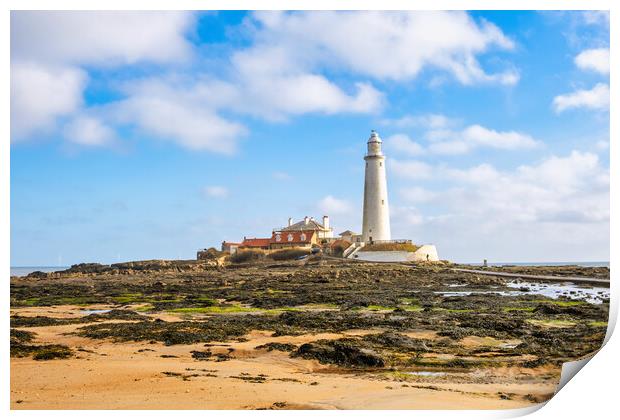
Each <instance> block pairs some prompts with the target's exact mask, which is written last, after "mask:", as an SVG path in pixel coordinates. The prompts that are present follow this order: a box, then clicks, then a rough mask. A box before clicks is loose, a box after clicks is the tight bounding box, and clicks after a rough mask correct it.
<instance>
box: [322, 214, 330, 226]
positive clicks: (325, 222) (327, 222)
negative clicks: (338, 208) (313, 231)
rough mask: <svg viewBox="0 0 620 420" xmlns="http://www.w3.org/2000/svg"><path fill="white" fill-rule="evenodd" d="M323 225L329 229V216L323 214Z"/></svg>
mask: <svg viewBox="0 0 620 420" xmlns="http://www.w3.org/2000/svg"><path fill="white" fill-rule="evenodd" d="M323 227H324V228H325V229H329V216H323Z"/></svg>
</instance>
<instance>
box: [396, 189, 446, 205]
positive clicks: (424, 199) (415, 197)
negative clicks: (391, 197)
mask: <svg viewBox="0 0 620 420" xmlns="http://www.w3.org/2000/svg"><path fill="white" fill-rule="evenodd" d="M400 195H401V196H402V197H403V198H404V199H405V200H407V201H408V202H411V203H428V202H430V201H433V200H434V199H436V198H437V197H438V196H439V194H438V193H437V192H435V191H432V190H429V189H426V188H422V187H409V188H403V189H401V191H400Z"/></svg>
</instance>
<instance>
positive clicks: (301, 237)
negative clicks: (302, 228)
mask: <svg viewBox="0 0 620 420" xmlns="http://www.w3.org/2000/svg"><path fill="white" fill-rule="evenodd" d="M299 238H300V239H301V240H302V241H305V240H306V234H305V233H302V234H301V236H300V237H299Z"/></svg>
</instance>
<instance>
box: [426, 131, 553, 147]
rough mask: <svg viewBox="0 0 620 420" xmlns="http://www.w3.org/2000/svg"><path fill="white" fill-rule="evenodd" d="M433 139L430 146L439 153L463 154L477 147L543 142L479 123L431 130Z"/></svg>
mask: <svg viewBox="0 0 620 420" xmlns="http://www.w3.org/2000/svg"><path fill="white" fill-rule="evenodd" d="M426 136H427V138H428V139H430V140H431V141H433V143H432V144H431V145H430V146H429V150H430V151H431V152H434V153H437V154H462V153H467V152H469V151H470V150H472V149H473V148H476V147H489V148H493V149H502V150H522V149H533V148H536V147H539V146H540V145H541V143H540V142H539V141H537V140H535V139H534V138H532V137H531V136H530V135H528V134H524V133H519V132H516V131H496V130H492V129H489V128H486V127H483V126H481V125H478V124H474V125H470V126H468V127H466V128H465V129H463V130H461V131H452V130H431V131H429V132H427V133H426Z"/></svg>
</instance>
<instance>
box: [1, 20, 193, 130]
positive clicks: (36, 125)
mask: <svg viewBox="0 0 620 420" xmlns="http://www.w3.org/2000/svg"><path fill="white" fill-rule="evenodd" d="M192 21H193V17H192V15H191V14H189V13H171V12H75V11H71V12H68V11H13V12H11V140H12V141H19V140H23V139H25V138H28V137H31V136H33V135H34V134H36V133H38V132H40V131H45V130H51V129H53V128H54V127H55V126H56V125H57V119H58V118H59V117H63V116H68V115H71V114H73V113H76V112H78V111H80V109H81V107H82V103H83V99H82V94H83V91H84V89H85V88H86V84H87V79H88V77H87V75H86V72H85V71H84V70H83V69H82V68H81V67H82V66H85V65H98V66H104V67H109V66H119V65H126V64H132V63H137V62H142V61H149V62H174V61H178V60H181V59H184V58H187V57H188V56H189V54H190V50H191V48H190V44H189V43H188V42H187V41H186V40H185V38H184V33H185V32H186V31H187V30H188V29H189V27H190V26H191V24H192ZM90 127H91V128H92V124H91V126H90ZM76 128H77V126H75V125H74V126H72V127H69V128H67V130H69V131H70V132H71V133H72V134H76V133H75V129H76ZM90 135H93V133H90ZM77 137H79V136H73V138H77ZM82 138H84V137H83V136H82Z"/></svg>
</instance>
